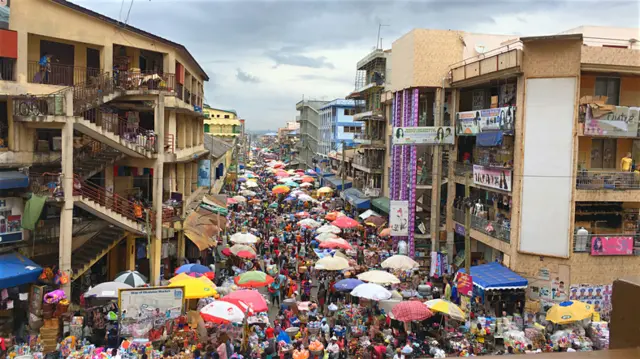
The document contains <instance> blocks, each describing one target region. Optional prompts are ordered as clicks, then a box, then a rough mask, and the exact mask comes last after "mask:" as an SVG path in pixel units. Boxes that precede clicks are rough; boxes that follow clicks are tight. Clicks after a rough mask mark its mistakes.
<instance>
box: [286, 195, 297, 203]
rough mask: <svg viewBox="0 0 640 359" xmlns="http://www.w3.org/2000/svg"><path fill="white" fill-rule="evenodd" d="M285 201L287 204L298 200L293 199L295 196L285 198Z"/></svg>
mask: <svg viewBox="0 0 640 359" xmlns="http://www.w3.org/2000/svg"><path fill="white" fill-rule="evenodd" d="M284 200H285V201H287V202H289V201H295V200H296V198H295V197H293V196H289V197H287V198H285V199H284Z"/></svg>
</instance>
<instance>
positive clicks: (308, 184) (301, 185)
mask: <svg viewBox="0 0 640 359" xmlns="http://www.w3.org/2000/svg"><path fill="white" fill-rule="evenodd" d="M300 187H302V188H307V187H313V184H311V183H309V182H304V183H301V184H300Z"/></svg>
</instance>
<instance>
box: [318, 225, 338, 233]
mask: <svg viewBox="0 0 640 359" xmlns="http://www.w3.org/2000/svg"><path fill="white" fill-rule="evenodd" d="M340 232H341V229H340V228H339V227H336V226H334V225H333V224H325V225H323V226H322V227H320V228H318V229H316V233H336V234H338V233H340Z"/></svg>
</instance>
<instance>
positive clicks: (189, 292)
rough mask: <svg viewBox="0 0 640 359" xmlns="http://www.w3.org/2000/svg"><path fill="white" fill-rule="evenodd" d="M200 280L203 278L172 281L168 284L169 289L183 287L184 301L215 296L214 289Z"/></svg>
mask: <svg viewBox="0 0 640 359" xmlns="http://www.w3.org/2000/svg"><path fill="white" fill-rule="evenodd" d="M202 278H205V277H200V278H193V277H189V278H186V279H181V280H174V281H173V282H170V283H169V287H184V297H185V299H200V298H206V297H212V296H214V295H215V294H216V291H215V289H214V288H213V286H212V285H211V284H209V283H207V282H205V281H203V280H202ZM209 282H211V281H209Z"/></svg>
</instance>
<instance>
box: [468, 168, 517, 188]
mask: <svg viewBox="0 0 640 359" xmlns="http://www.w3.org/2000/svg"><path fill="white" fill-rule="evenodd" d="M473 183H474V184H477V185H481V186H485V187H491V188H495V189H499V190H502V191H508V192H511V170H510V169H506V168H492V167H483V166H479V165H473Z"/></svg>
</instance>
